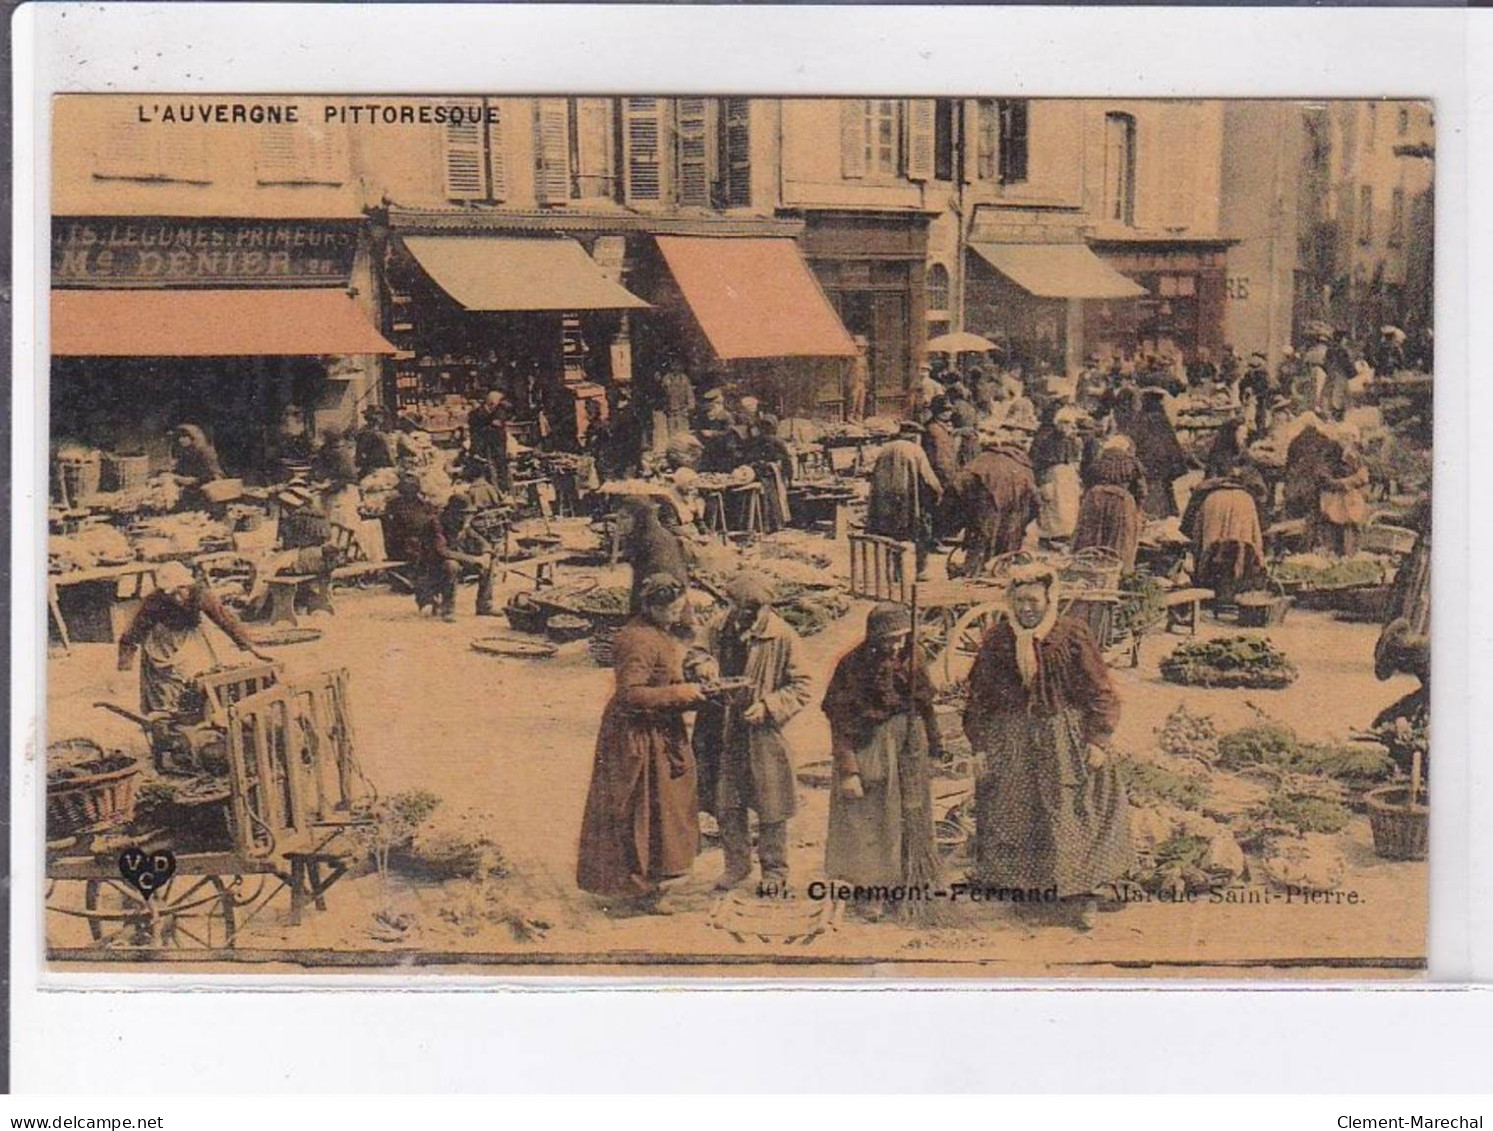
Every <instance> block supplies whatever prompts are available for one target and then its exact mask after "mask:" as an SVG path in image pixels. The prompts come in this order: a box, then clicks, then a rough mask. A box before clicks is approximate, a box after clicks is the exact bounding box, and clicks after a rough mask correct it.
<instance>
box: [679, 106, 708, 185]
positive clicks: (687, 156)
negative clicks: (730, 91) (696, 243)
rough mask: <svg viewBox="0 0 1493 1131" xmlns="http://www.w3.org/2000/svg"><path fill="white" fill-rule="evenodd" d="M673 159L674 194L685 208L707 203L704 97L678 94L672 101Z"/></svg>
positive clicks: (706, 134) (706, 132) (706, 133)
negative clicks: (674, 166)
mask: <svg viewBox="0 0 1493 1131" xmlns="http://www.w3.org/2000/svg"><path fill="white" fill-rule="evenodd" d="M674 121H675V150H674V152H675V161H676V168H677V169H678V175H677V177H676V180H675V194H676V197H677V200H678V203H679V204H680V206H681V207H685V208H705V207H708V206H709V204H710V169H709V166H708V165H707V164H706V156H707V155H706V138H707V136H708V131H707V128H706V127H707V123H706V105H705V99H703V98H680V99H676V100H675V102H674Z"/></svg>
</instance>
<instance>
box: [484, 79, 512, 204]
mask: <svg viewBox="0 0 1493 1131" xmlns="http://www.w3.org/2000/svg"><path fill="white" fill-rule="evenodd" d="M486 119H487V120H486V123H485V126H486V129H487V177H488V182H487V187H488V197H489V198H490V199H492V200H494V201H497V202H499V203H501V202H502V201H505V200H507V199H508V157H507V150H506V149H505V148H504V146H503V142H504V138H505V136H506V131H505V130H504V129H503V119H502V117H501V116H500V111H499V110H498V106H497V103H496V102H490V103H488V113H487V115H486Z"/></svg>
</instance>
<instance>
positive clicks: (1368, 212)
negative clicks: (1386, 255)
mask: <svg viewBox="0 0 1493 1131" xmlns="http://www.w3.org/2000/svg"><path fill="white" fill-rule="evenodd" d="M1358 242H1359V243H1360V244H1363V245H1364V246H1367V245H1369V244H1371V243H1373V242H1374V186H1373V185H1359V186H1358Z"/></svg>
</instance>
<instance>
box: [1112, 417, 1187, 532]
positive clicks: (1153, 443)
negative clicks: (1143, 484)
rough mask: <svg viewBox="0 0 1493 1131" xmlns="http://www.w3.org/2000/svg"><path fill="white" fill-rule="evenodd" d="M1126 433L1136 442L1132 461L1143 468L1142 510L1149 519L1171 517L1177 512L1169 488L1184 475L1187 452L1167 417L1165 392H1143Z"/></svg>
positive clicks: (1175, 499)
mask: <svg viewBox="0 0 1493 1131" xmlns="http://www.w3.org/2000/svg"><path fill="white" fill-rule="evenodd" d="M1126 434H1127V435H1128V436H1129V437H1130V438H1131V439H1132V440H1134V441H1135V458H1136V459H1138V460H1139V461H1140V465H1141V466H1142V467H1143V468H1145V469H1146V479H1147V481H1148V483H1149V485H1150V490H1148V491H1147V492H1146V498H1145V501H1144V502H1142V503H1141V507H1142V508H1143V509H1144V510H1145V512H1146V514H1147V515H1148V516H1149V517H1151V518H1170V517H1171V516H1172V515H1175V514H1176V513H1177V498H1176V494H1175V493H1174V491H1173V489H1172V485H1173V484H1174V483H1176V481H1177V480H1178V479H1181V478H1182V476H1184V475H1186V474H1187V468H1188V460H1187V453H1186V452H1184V451H1183V450H1182V444H1181V441H1179V440H1178V439H1177V432H1176V429H1174V428H1173V427H1172V422H1171V421H1170V420H1169V419H1168V418H1167V415H1166V392H1165V390H1162V389H1146V390H1144V391H1143V395H1142V397H1141V411H1140V415H1139V416H1138V417H1137V418H1136V420H1135V422H1134V424H1132V426H1131V427H1130V428H1129V429H1128V430H1127V432H1126Z"/></svg>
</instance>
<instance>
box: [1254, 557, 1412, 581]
mask: <svg viewBox="0 0 1493 1131" xmlns="http://www.w3.org/2000/svg"><path fill="white" fill-rule="evenodd" d="M1273 572H1274V576H1275V579H1276V580H1277V581H1279V582H1280V583H1281V584H1282V585H1293V586H1301V587H1302V588H1304V589H1355V588H1359V587H1367V586H1373V585H1382V584H1384V582H1385V581H1386V580H1387V578H1388V575H1389V573H1390V572H1391V569H1390V566H1389V565H1388V562H1387V559H1385V558H1382V557H1379V556H1378V555H1374V554H1358V555H1356V556H1354V557H1351V558H1328V557H1324V556H1323V555H1321V554H1291V555H1289V556H1287V557H1285V558H1283V559H1281V561H1280V562H1279V564H1277V565H1276V567H1275V569H1274V571H1273Z"/></svg>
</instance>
